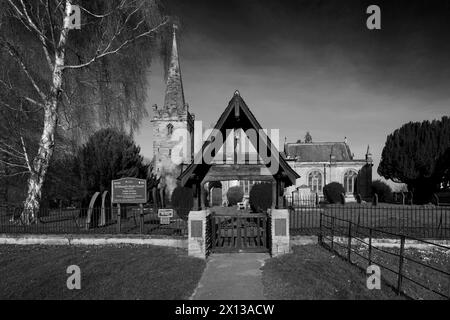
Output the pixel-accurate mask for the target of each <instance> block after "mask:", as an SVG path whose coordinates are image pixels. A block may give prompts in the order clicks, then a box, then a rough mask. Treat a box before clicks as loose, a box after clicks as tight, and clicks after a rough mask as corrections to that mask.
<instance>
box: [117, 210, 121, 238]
mask: <svg viewBox="0 0 450 320" xmlns="http://www.w3.org/2000/svg"><path fill="white" fill-rule="evenodd" d="M120 216H121V213H120V203H118V204H117V233H119V234H120Z"/></svg>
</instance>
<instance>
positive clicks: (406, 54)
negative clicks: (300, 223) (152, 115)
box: [136, 0, 450, 177]
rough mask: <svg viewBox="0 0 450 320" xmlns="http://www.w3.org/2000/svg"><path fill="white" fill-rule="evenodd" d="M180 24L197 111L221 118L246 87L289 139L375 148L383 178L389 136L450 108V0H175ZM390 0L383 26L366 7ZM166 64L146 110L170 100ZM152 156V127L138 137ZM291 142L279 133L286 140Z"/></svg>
mask: <svg viewBox="0 0 450 320" xmlns="http://www.w3.org/2000/svg"><path fill="white" fill-rule="evenodd" d="M165 3H166V6H167V9H168V10H169V11H170V12H171V13H172V14H174V15H176V16H178V17H179V19H180V22H181V29H182V31H181V34H180V35H179V44H178V46H179V47H178V50H179V54H180V60H181V69H182V76H183V85H184V92H185V97H186V102H187V103H189V105H190V111H191V112H193V113H195V114H196V118H197V119H198V120H203V121H204V123H205V124H206V125H209V124H212V123H215V122H216V121H217V119H218V118H219V116H220V114H221V113H222V112H223V110H224V109H225V107H226V106H227V104H228V101H229V100H230V99H231V97H232V95H233V92H234V91H235V90H236V89H237V90H239V91H240V93H241V96H242V97H243V98H244V100H245V101H246V103H247V105H248V106H249V107H250V109H251V110H252V112H253V113H254V115H255V116H256V118H257V119H258V120H259V122H260V124H261V125H262V126H263V127H265V128H279V129H280V139H281V140H282V141H284V137H287V140H288V141H296V140H298V139H302V140H303V139H304V136H305V133H306V131H310V132H311V135H312V137H313V141H343V140H344V137H347V139H348V143H349V144H350V148H351V150H352V152H354V153H355V157H356V158H363V157H364V154H365V150H366V148H367V145H370V147H371V150H372V153H373V155H374V159H375V166H374V176H375V177H377V175H376V168H377V166H378V162H379V159H380V156H381V151H382V148H383V146H384V142H385V140H386V136H387V135H388V134H389V133H391V132H392V131H394V130H395V129H396V128H398V127H400V126H401V125H402V124H404V123H406V122H409V121H421V120H426V119H430V120H431V119H435V118H440V117H441V116H443V115H449V114H450V1H448V0H436V1H399V0H396V1H373V0H372V1H361V0H359V1H356V0H346V1H335V0H323V1H320V0H303V1H292V2H291V1H275V0H273V1H269V0H259V1H256V0H240V1H235V0H226V1H214V0H189V1H186V0H167V1H165ZM371 4H377V5H379V6H380V8H381V28H382V29H381V30H368V29H367V28H366V19H367V17H368V16H369V15H368V14H366V8H367V7H368V6H369V5H371ZM164 89H165V85H164V78H163V70H162V66H161V64H158V63H155V64H154V66H153V68H152V70H151V73H150V89H149V96H148V102H147V105H148V109H149V112H151V111H150V110H151V108H150V107H151V105H153V104H155V103H156V104H158V105H159V106H161V105H163V100H164ZM136 139H137V142H138V143H139V144H140V145H141V148H142V151H143V154H144V155H145V156H147V157H150V156H151V154H152V151H151V149H152V142H151V126H150V122H149V119H146V120H144V122H143V124H142V127H141V131H140V133H139V134H138V135H137V137H136ZM282 141H281V142H282Z"/></svg>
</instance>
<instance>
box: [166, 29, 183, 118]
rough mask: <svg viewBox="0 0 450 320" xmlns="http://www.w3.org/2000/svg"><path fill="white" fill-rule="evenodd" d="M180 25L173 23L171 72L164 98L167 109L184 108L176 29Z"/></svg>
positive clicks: (168, 75)
mask: <svg viewBox="0 0 450 320" xmlns="http://www.w3.org/2000/svg"><path fill="white" fill-rule="evenodd" d="M177 29H178V27H177V26H176V25H173V40H172V53H171V56H170V66H169V72H168V73H167V82H166V96H165V98H164V108H165V109H169V110H172V109H176V110H177V111H182V110H184V107H185V103H184V92H183V82H182V81H181V69H180V61H179V59H178V49H177V37H176V30H177Z"/></svg>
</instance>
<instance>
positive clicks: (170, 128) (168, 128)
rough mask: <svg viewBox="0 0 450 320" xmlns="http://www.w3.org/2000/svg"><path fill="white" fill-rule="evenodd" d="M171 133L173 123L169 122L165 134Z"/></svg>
mask: <svg viewBox="0 0 450 320" xmlns="http://www.w3.org/2000/svg"><path fill="white" fill-rule="evenodd" d="M172 133H173V124H171V123H169V124H168V125H167V135H169V136H170V135H171V134H172Z"/></svg>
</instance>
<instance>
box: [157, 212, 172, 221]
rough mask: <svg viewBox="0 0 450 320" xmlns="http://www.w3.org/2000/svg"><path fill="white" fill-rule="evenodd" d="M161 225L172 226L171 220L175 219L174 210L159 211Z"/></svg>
mask: <svg viewBox="0 0 450 320" xmlns="http://www.w3.org/2000/svg"><path fill="white" fill-rule="evenodd" d="M158 217H159V223H160V224H170V218H172V217H173V209H158Z"/></svg>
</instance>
